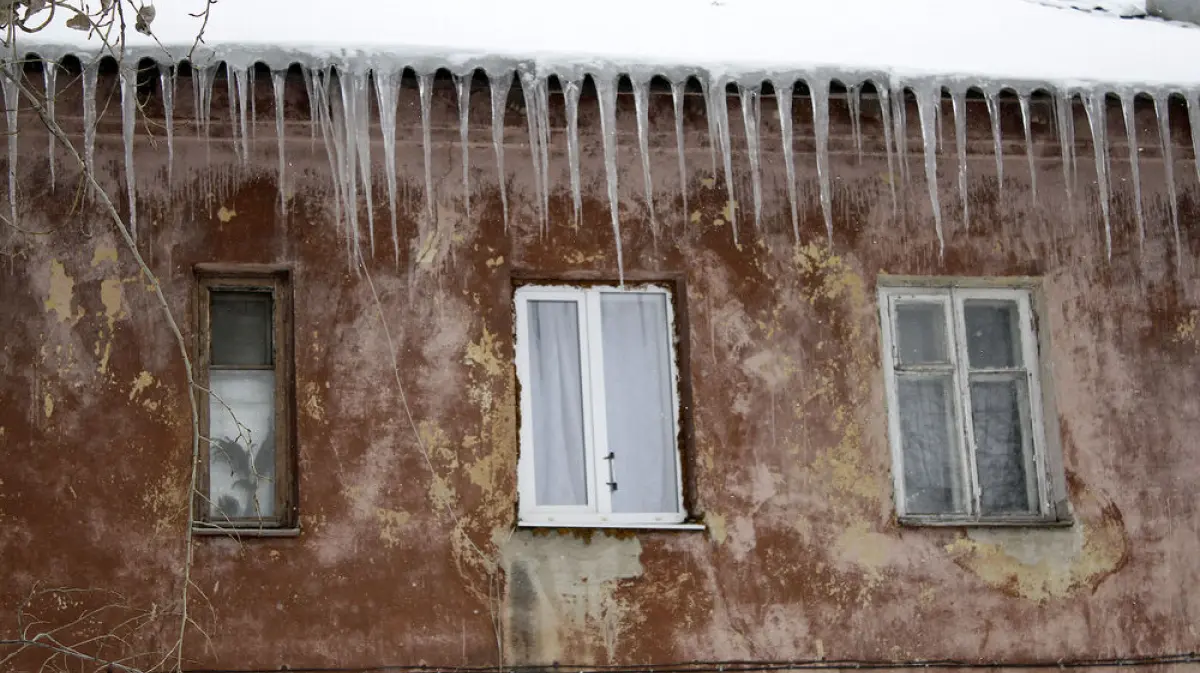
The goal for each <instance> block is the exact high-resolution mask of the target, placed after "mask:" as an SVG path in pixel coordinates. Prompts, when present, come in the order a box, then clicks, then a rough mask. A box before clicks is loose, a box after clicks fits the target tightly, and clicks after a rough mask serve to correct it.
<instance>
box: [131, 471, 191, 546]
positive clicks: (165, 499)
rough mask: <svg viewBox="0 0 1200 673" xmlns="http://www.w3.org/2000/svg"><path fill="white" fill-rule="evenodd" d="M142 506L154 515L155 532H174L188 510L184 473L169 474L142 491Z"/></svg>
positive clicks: (159, 533)
mask: <svg viewBox="0 0 1200 673" xmlns="http://www.w3.org/2000/svg"><path fill="white" fill-rule="evenodd" d="M142 506H143V507H144V508H145V509H147V510H149V512H150V514H151V515H152V516H153V517H154V534H155V535H164V534H171V533H173V532H174V531H175V530H176V529H177V528H178V526H179V524H178V523H177V522H178V520H179V519H180V518H181V517H182V516H183V515H184V514H185V513H186V512H187V488H186V487H185V486H184V481H183V477H182V475H178V476H168V477H166V478H163V479H161V480H159V481H158V482H156V483H152V484H150V485H149V486H148V487H147V488H146V490H145V491H143V492H142Z"/></svg>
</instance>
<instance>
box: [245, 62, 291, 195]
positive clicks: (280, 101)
mask: <svg viewBox="0 0 1200 673" xmlns="http://www.w3.org/2000/svg"><path fill="white" fill-rule="evenodd" d="M286 84H287V71H286V70H272V71H271V92H272V93H273V94H274V96H275V138H276V144H277V145H278V147H279V151H278V154H279V177H278V180H277V183H278V187H279V212H281V213H285V214H286V213H287V158H286V156H285V154H284V145H285V144H286V143H285V142H284V141H285V139H286V131H284V92H285V91H286V87H285V85H286ZM245 111H246V106H245V105H242V112H243V113H245ZM245 137H246V136H245V134H243V140H244V139H245ZM249 154H250V149H249V146H247V148H246V155H247V156H249Z"/></svg>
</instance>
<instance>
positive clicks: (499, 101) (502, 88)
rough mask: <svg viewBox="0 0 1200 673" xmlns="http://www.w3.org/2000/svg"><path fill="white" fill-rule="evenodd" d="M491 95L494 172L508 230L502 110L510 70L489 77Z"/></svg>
mask: <svg viewBox="0 0 1200 673" xmlns="http://www.w3.org/2000/svg"><path fill="white" fill-rule="evenodd" d="M489 79H490V80H491V82H490V84H491V90H492V91H491V96H492V147H493V148H495V151H496V174H497V177H498V178H499V180H500V205H501V207H502V208H503V212H504V230H505V231H508V190H507V189H506V188H505V186H504V182H505V173H504V112H505V111H506V110H507V108H508V91H509V89H511V88H512V72H511V71H508V70H506V71H504V72H501V73H499V74H495V75H492V76H491V77H489Z"/></svg>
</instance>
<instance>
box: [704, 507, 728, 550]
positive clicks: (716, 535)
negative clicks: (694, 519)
mask: <svg viewBox="0 0 1200 673" xmlns="http://www.w3.org/2000/svg"><path fill="white" fill-rule="evenodd" d="M704 525H706V526H708V534H709V536H710V537H712V539H713V542H716V543H717V544H725V540H726V539H728V537H729V532H728V529H727V528H726V526H725V516H724V515H721V514H713V513H711V512H710V513H708V514H705V515H704Z"/></svg>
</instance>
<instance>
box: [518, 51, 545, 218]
mask: <svg viewBox="0 0 1200 673" xmlns="http://www.w3.org/2000/svg"><path fill="white" fill-rule="evenodd" d="M545 87H546V82H545V80H543V79H540V78H539V77H538V76H537V75H536V74H535V73H532V72H528V71H522V72H521V95H522V97H524V99H525V119H526V123H527V124H528V128H529V157H530V159H531V160H532V161H533V192H534V198H536V199H537V207H538V217H539V220H540V222H541V232H542V233H543V234H545V233H546V230H547V228H548V227H549V224H550V216H549V213H548V212H547V211H548V206H549V201H548V199H549V189H548V186H547V185H546V183H545V177H546V167H545V166H544V165H543V163H542V161H543V157H544V156H545V152H544V148H543V146H542V139H543V137H544V136H545V134H544V133H543V131H542V124H543V123H544V122H546V121H548V120H547V119H546V115H544V114H543V112H542V106H541V102H542V95H541V94H542V92H544V91H545V90H546V89H545Z"/></svg>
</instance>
